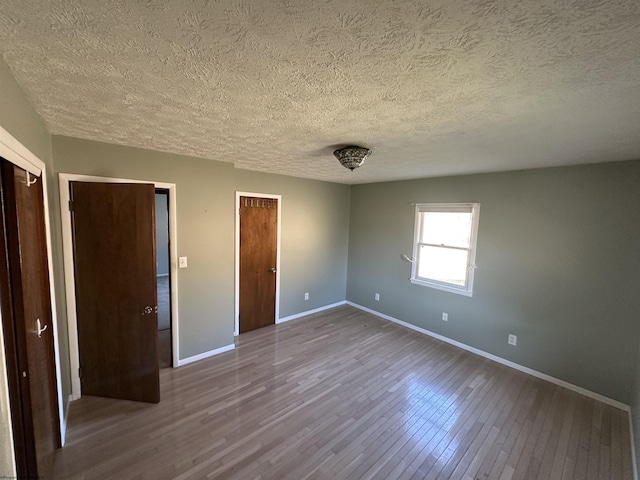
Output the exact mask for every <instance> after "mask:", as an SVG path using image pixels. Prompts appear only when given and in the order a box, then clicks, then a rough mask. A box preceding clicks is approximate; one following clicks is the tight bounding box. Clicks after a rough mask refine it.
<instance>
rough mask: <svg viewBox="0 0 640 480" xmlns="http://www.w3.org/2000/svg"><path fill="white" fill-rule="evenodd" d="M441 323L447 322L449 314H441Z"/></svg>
mask: <svg viewBox="0 0 640 480" xmlns="http://www.w3.org/2000/svg"><path fill="white" fill-rule="evenodd" d="M442 321H443V322H448V321H449V314H448V313H447V312H442Z"/></svg>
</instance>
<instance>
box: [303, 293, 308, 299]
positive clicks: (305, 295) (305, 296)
mask: <svg viewBox="0 0 640 480" xmlns="http://www.w3.org/2000/svg"><path fill="white" fill-rule="evenodd" d="M304 299H305V300H309V292H305V294H304Z"/></svg>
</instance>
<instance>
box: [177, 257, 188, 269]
mask: <svg viewBox="0 0 640 480" xmlns="http://www.w3.org/2000/svg"><path fill="white" fill-rule="evenodd" d="M178 267H179V268H187V257H178Z"/></svg>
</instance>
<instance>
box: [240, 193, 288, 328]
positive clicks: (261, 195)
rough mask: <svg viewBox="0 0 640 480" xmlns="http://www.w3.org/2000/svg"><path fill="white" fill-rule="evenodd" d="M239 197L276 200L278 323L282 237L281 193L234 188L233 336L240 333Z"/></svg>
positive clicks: (277, 316) (276, 317)
mask: <svg viewBox="0 0 640 480" xmlns="http://www.w3.org/2000/svg"><path fill="white" fill-rule="evenodd" d="M240 197H261V198H275V199H277V200H278V220H277V222H278V225H277V234H276V235H277V239H276V314H275V318H274V319H273V320H274V322H275V323H278V319H279V318H280V244H281V238H282V235H281V233H282V195H274V194H271V193H255V192H240V191H238V190H236V213H235V219H236V225H235V227H236V233H235V237H236V238H235V254H234V255H235V280H234V283H235V306H234V310H235V311H234V315H233V317H234V323H233V336H234V337H235V336H238V334H239V333H240Z"/></svg>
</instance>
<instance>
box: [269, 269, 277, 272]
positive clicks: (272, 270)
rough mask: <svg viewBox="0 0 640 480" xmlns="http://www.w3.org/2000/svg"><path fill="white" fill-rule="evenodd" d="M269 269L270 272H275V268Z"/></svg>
mask: <svg viewBox="0 0 640 480" xmlns="http://www.w3.org/2000/svg"><path fill="white" fill-rule="evenodd" d="M269 271H270V272H271V273H276V272H277V270H276V269H275V268H270V269H269Z"/></svg>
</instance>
